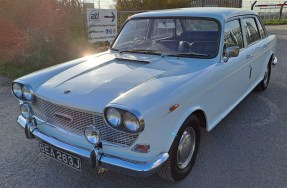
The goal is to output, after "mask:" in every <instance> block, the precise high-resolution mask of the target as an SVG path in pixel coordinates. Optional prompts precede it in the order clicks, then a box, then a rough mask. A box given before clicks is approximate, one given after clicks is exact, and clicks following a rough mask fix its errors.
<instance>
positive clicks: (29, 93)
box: [22, 85, 33, 101]
mask: <svg viewBox="0 0 287 188" xmlns="http://www.w3.org/2000/svg"><path fill="white" fill-rule="evenodd" d="M22 93H23V97H24V98H25V100H28V101H32V100H33V91H32V90H31V89H29V88H28V87H27V86H25V85H24V86H23V87H22Z"/></svg>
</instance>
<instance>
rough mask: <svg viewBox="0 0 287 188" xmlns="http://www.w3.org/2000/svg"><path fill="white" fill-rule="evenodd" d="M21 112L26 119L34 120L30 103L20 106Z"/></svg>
mask: <svg viewBox="0 0 287 188" xmlns="http://www.w3.org/2000/svg"><path fill="white" fill-rule="evenodd" d="M20 111H21V114H22V116H23V117H24V118H25V119H27V120H31V119H32V118H33V110H32V108H31V106H30V105H29V104H28V103H22V104H21V105H20Z"/></svg>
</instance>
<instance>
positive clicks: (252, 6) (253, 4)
mask: <svg viewBox="0 0 287 188" xmlns="http://www.w3.org/2000/svg"><path fill="white" fill-rule="evenodd" d="M256 3H257V1H254V3H252V5H251V10H253V9H254V6H255V4H256Z"/></svg>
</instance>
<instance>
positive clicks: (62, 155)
mask: <svg viewBox="0 0 287 188" xmlns="http://www.w3.org/2000/svg"><path fill="white" fill-rule="evenodd" d="M39 147H40V152H41V153H43V154H45V155H46V156H49V157H51V158H52V159H55V160H57V161H59V162H61V163H64V164H65V165H68V166H69V167H72V168H74V169H76V170H79V171H81V167H82V166H81V159H80V158H78V157H75V156H73V155H71V154H68V153H66V152H64V151H62V150H59V149H57V148H54V147H52V146H50V145H47V144H45V143H43V142H39Z"/></svg>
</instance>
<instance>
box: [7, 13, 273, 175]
mask: <svg viewBox="0 0 287 188" xmlns="http://www.w3.org/2000/svg"><path fill="white" fill-rule="evenodd" d="M275 45H276V37H275V36H274V35H268V34H267V32H266V30H265V27H264V25H263V23H262V21H261V19H260V17H259V16H258V15H257V14H256V13H254V12H253V11H249V10H243V9H232V8H184V9H173V10H163V11H153V12H146V13H140V14H136V15H134V16H132V17H131V18H129V19H128V20H127V21H126V23H125V25H124V27H123V28H122V30H121V32H120V33H119V35H118V36H117V37H116V39H115V40H114V42H113V44H112V45H111V48H110V50H108V51H106V52H103V53H99V54H96V55H92V56H89V57H84V58H80V59H77V60H73V61H69V62H66V63H63V64H60V65H57V66H53V67H50V68H47V69H44V70H41V71H38V72H35V73H32V74H29V75H27V76H24V77H21V78H19V79H17V80H15V81H14V82H13V84H12V91H13V93H14V95H15V96H16V97H17V98H18V99H19V102H20V110H21V115H20V116H19V117H18V120H17V121H18V123H19V124H20V125H21V126H22V127H23V128H25V133H26V137H27V138H29V139H32V138H35V137H36V138H38V139H39V140H40V142H39V148H40V152H42V153H44V154H45V155H47V156H49V157H51V158H54V159H56V160H58V161H60V162H62V163H64V164H66V165H68V166H70V167H72V168H74V169H77V170H81V167H82V164H84V163H83V161H89V162H90V163H91V164H92V166H93V167H95V168H97V170H99V171H103V169H110V170H112V171H119V172H122V173H125V174H129V175H134V176H141V177H146V176H149V175H152V174H154V173H156V172H157V173H158V174H159V175H160V176H161V177H163V178H165V179H167V180H170V181H179V180H182V179H183V178H185V177H186V176H187V175H188V174H189V172H190V170H191V169H192V167H193V165H194V162H195V158H196V155H197V153H198V149H199V143H200V133H201V129H202V128H203V129H205V130H207V131H210V130H211V129H213V128H214V127H215V126H216V125H217V124H218V123H219V122H220V121H221V120H222V119H223V118H224V117H225V116H226V115H227V114H228V113H229V112H230V111H231V110H232V109H233V108H234V107H236V105H237V104H238V103H240V101H242V99H244V97H246V96H247V95H248V94H249V93H250V92H251V91H252V90H253V89H254V88H256V89H257V90H261V91H262V90H265V89H266V88H267V86H268V84H269V80H270V74H271V68H272V65H275V64H276V63H277V58H276V57H275Z"/></svg>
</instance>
